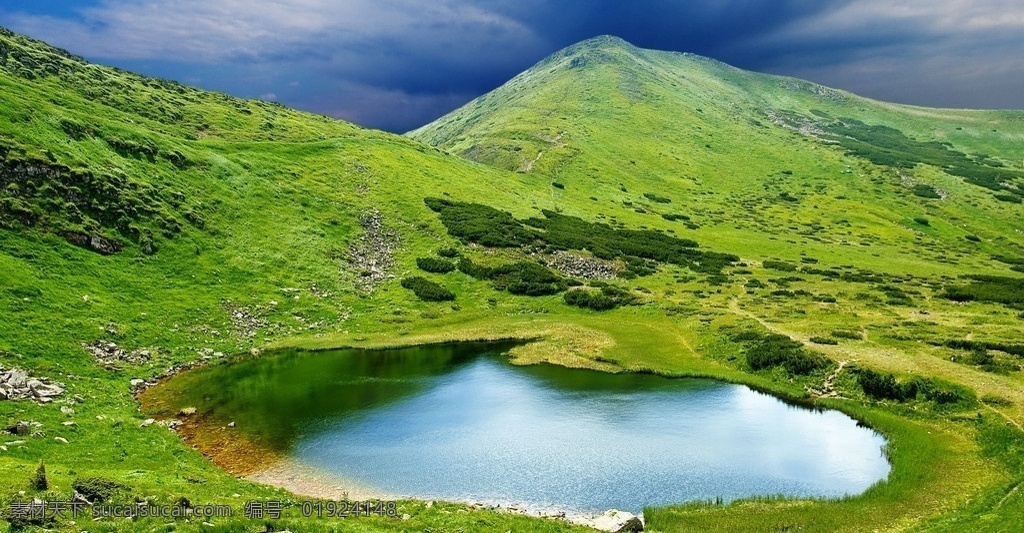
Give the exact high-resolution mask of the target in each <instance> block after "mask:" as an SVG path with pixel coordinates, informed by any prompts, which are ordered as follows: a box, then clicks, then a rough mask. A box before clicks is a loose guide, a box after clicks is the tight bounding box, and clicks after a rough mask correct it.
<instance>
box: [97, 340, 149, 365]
mask: <svg viewBox="0 0 1024 533" xmlns="http://www.w3.org/2000/svg"><path fill="white" fill-rule="evenodd" d="M82 348H85V351H87V352H89V353H91V354H92V355H93V356H94V357H96V361H97V362H98V363H100V364H102V365H103V367H104V368H106V369H107V370H118V369H119V368H120V366H121V363H128V364H130V365H141V364H142V363H145V362H147V361H149V360H150V358H151V355H150V353H149V350H135V351H128V350H125V349H122V348H119V347H118V346H117V344H115V343H113V342H108V341H93V342H91V343H89V344H83V345H82Z"/></svg>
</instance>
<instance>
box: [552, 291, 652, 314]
mask: <svg viewBox="0 0 1024 533" xmlns="http://www.w3.org/2000/svg"><path fill="white" fill-rule="evenodd" d="M563 298H564V300H565V303H566V304H568V305H572V306H575V307H581V308H583V309H591V310H594V311H607V310H609V309H615V308H616V307H619V306H622V305H630V304H632V303H635V302H636V301H637V298H636V297H635V296H633V295H632V294H630V293H629V291H626V290H623V289H620V288H618V287H615V286H612V285H604V286H603V287H601V290H597V291H595V290H587V289H576V290H571V291H569V292H566V293H565V295H564V296H563Z"/></svg>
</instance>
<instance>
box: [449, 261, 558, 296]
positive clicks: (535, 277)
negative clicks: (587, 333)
mask: <svg viewBox="0 0 1024 533" xmlns="http://www.w3.org/2000/svg"><path fill="white" fill-rule="evenodd" d="M458 268H459V271H460V272H462V273H464V274H468V275H470V276H472V277H474V278H476V279H480V280H490V281H491V282H492V284H493V285H494V288H495V289H497V290H499V291H508V292H510V293H512V294H519V295H524V296H544V295H549V294H558V293H560V292H562V291H564V290H565V289H566V287H567V286H568V282H567V281H566V280H565V278H563V277H561V276H559V275H558V274H556V273H555V272H554V271H552V270H551V269H549V268H547V267H545V266H543V265H539V264H537V263H531V262H528V261H522V262H519V263H511V264H507V265H502V266H499V267H496V268H488V267H485V266H481V265H477V264H476V263H474V262H473V261H472V260H470V259H469V258H466V257H463V258H461V259H459V265H458Z"/></svg>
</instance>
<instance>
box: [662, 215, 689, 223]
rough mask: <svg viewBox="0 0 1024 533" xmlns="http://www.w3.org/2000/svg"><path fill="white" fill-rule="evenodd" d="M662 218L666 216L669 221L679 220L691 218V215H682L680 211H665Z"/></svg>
mask: <svg viewBox="0 0 1024 533" xmlns="http://www.w3.org/2000/svg"><path fill="white" fill-rule="evenodd" d="M661 218H664V219H665V220H667V221H669V222H675V221H677V220H690V217H688V216H686V215H680V214H678V213H663V214H662V215H661Z"/></svg>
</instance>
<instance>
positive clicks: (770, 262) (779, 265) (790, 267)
mask: <svg viewBox="0 0 1024 533" xmlns="http://www.w3.org/2000/svg"><path fill="white" fill-rule="evenodd" d="M762 265H763V266H764V267H765V268H767V269H770V270H778V271H780V272H796V265H794V264H793V263H787V262H785V261H777V260H775V259H767V260H765V261H764V263H762Z"/></svg>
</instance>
